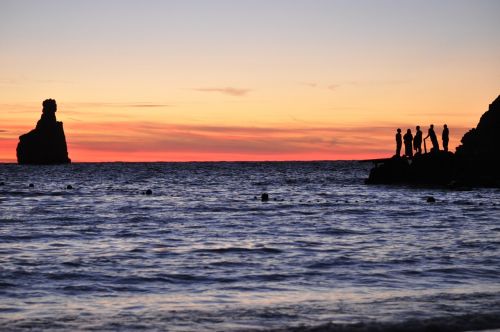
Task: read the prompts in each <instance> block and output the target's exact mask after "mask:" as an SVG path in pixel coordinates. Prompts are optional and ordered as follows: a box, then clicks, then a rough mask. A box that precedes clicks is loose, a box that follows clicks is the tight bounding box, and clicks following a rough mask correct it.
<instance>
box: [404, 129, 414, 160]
mask: <svg viewBox="0 0 500 332" xmlns="http://www.w3.org/2000/svg"><path fill="white" fill-rule="evenodd" d="M403 140H404V142H405V156H407V157H408V158H412V157H413V146H412V145H413V135H412V134H411V129H408V130H407V131H406V134H405V135H404V136H403Z"/></svg>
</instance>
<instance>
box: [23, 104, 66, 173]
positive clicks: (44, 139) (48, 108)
mask: <svg viewBox="0 0 500 332" xmlns="http://www.w3.org/2000/svg"><path fill="white" fill-rule="evenodd" d="M56 111H57V104H56V101H55V100H53V99H47V100H45V101H44V102H43V110H42V116H41V118H40V120H38V122H37V124H36V128H35V129H33V130H32V131H30V132H29V133H27V134H24V135H21V136H19V144H18V145H17V162H18V163H19V164H67V163H70V162H71V160H70V159H69V158H68V149H67V146H66V137H65V135H64V129H63V124H62V122H60V121H57V120H56Z"/></svg>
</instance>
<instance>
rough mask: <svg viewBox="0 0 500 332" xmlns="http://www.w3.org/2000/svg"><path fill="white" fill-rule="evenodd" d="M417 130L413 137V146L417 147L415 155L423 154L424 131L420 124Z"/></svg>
mask: <svg viewBox="0 0 500 332" xmlns="http://www.w3.org/2000/svg"><path fill="white" fill-rule="evenodd" d="M416 129H417V132H416V133H415V137H414V138H413V148H414V149H415V155H418V154H422V131H421V130H420V126H417V128H416Z"/></svg>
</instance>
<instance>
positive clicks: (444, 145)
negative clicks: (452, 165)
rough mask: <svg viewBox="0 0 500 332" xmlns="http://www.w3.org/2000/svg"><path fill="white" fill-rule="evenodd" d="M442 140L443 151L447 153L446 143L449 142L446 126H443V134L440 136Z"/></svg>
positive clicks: (448, 131) (448, 132)
mask: <svg viewBox="0 0 500 332" xmlns="http://www.w3.org/2000/svg"><path fill="white" fill-rule="evenodd" d="M441 138H442V139H443V149H444V151H446V152H448V142H449V141H450V130H449V129H448V126H447V125H444V129H443V134H442V135H441Z"/></svg>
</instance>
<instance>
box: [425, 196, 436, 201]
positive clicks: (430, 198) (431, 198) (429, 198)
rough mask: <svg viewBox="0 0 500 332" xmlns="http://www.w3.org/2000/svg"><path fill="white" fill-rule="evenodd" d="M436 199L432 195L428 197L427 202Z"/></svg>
mask: <svg viewBox="0 0 500 332" xmlns="http://www.w3.org/2000/svg"><path fill="white" fill-rule="evenodd" d="M435 202H436V199H435V198H434V197H432V196H429V197H427V203H435Z"/></svg>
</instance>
